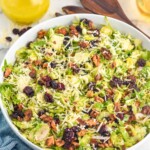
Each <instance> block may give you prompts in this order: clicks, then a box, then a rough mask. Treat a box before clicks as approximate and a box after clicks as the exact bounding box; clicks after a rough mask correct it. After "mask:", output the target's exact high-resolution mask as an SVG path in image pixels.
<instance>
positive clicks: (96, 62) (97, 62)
mask: <svg viewBox="0 0 150 150" xmlns="http://www.w3.org/2000/svg"><path fill="white" fill-rule="evenodd" d="M92 61H93V63H94V65H95V66H96V67H98V66H99V64H100V57H99V56H98V55H94V56H93V57H92Z"/></svg>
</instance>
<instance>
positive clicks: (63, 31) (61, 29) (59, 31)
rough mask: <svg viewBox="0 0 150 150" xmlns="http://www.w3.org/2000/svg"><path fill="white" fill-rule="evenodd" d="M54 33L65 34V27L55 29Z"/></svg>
mask: <svg viewBox="0 0 150 150" xmlns="http://www.w3.org/2000/svg"><path fill="white" fill-rule="evenodd" d="M56 33H58V34H63V35H66V34H67V29H66V28H60V29H57V30H56Z"/></svg>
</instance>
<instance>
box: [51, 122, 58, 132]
mask: <svg viewBox="0 0 150 150" xmlns="http://www.w3.org/2000/svg"><path fill="white" fill-rule="evenodd" d="M51 127H52V129H53V130H54V131H56V130H57V129H56V123H55V121H54V120H52V122H51Z"/></svg>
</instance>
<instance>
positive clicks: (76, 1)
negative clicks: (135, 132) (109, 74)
mask: <svg viewBox="0 0 150 150" xmlns="http://www.w3.org/2000/svg"><path fill="white" fill-rule="evenodd" d="M118 1H119V2H120V4H121V6H122V8H123V10H124V11H125V13H126V14H127V16H128V17H129V18H130V20H132V22H133V23H134V24H135V25H137V26H138V27H139V28H140V29H142V30H143V31H144V32H145V33H147V34H148V35H150V20H148V19H145V18H144V17H143V16H142V15H141V14H140V13H139V12H138V10H137V8H136V3H135V0H118ZM66 5H76V6H81V4H80V0H51V6H50V9H49V10H48V12H47V14H46V15H45V16H44V17H43V18H42V19H41V20H40V21H39V22H41V21H44V20H47V19H50V18H52V17H54V14H55V12H62V10H61V8H62V7H63V6H66ZM37 23H38V22H37ZM37 23H35V24H34V25H36V24H37ZM14 27H18V25H16V24H14V23H13V22H11V21H10V20H9V19H8V18H7V17H5V15H4V14H2V12H0V63H1V61H2V59H3V57H4V55H5V53H6V52H7V49H8V47H9V46H11V44H13V42H15V40H16V39H17V36H15V37H13V39H14V41H13V42H12V43H11V44H8V43H7V42H6V41H5V37H6V36H9V35H11V32H12V29H13V28H14ZM11 36H13V35H11ZM149 141H150V140H149ZM149 141H146V142H145V144H144V145H142V146H141V147H139V148H138V149H137V150H150V142H149Z"/></svg>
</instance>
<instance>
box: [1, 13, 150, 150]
mask: <svg viewBox="0 0 150 150" xmlns="http://www.w3.org/2000/svg"><path fill="white" fill-rule="evenodd" d="M76 17H78V18H87V19H90V20H92V21H93V22H94V23H95V24H97V25H100V24H105V20H104V16H100V15H94V14H75V15H66V16H62V17H58V18H53V19H50V20H48V21H45V22H43V23H40V24H38V25H37V26H35V27H33V28H32V29H31V30H29V31H28V32H26V33H25V34H24V35H22V36H21V37H20V38H19V39H18V40H17V41H16V42H15V43H14V44H13V46H12V47H11V48H10V49H9V51H8V52H7V54H6V56H5V58H4V60H5V59H6V60H7V62H8V63H14V61H15V52H16V50H18V49H19V48H21V47H22V46H25V45H26V44H27V43H28V42H29V41H32V40H34V39H35V38H36V36H37V32H38V31H39V30H40V29H49V28H51V27H55V26H60V25H68V24H70V23H71V21H72V20H74V19H75V18H76ZM108 20H109V22H110V24H111V25H112V27H113V28H115V29H117V30H119V31H121V32H123V33H127V34H131V35H132V36H133V37H136V38H138V39H141V40H142V42H143V46H144V47H145V48H147V49H148V48H150V40H149V39H148V38H147V37H146V36H145V35H143V34H142V33H141V32H139V31H138V30H137V29H135V28H133V27H132V26H130V25H128V24H126V23H124V22H122V21H119V20H116V19H113V18H108ZM4 60H3V62H2V64H1V67H0V83H1V82H3V72H2V66H3V64H4ZM0 107H1V110H2V113H3V115H4V117H5V119H6V121H7V123H8V124H9V126H10V127H11V129H12V130H13V131H14V132H15V133H16V135H17V136H18V137H19V138H20V139H21V140H22V141H24V142H25V143H26V144H27V145H29V146H30V147H31V148H33V149H36V150H41V148H40V147H38V146H37V145H35V144H33V143H32V142H30V141H28V140H27V139H26V138H25V137H23V136H22V135H21V133H20V132H19V131H18V129H17V128H16V127H15V125H14V124H13V123H12V121H11V119H10V117H9V116H8V113H7V110H6V109H5V107H4V105H3V103H2V100H1V99H0ZM148 140H150V134H149V135H147V136H146V137H145V138H144V139H143V140H142V141H140V142H139V143H137V144H136V145H134V146H132V147H131V148H129V149H128V150H135V149H136V150H138V149H139V147H140V145H141V144H146V142H148Z"/></svg>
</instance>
